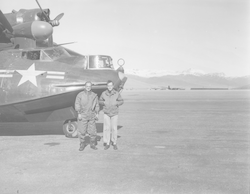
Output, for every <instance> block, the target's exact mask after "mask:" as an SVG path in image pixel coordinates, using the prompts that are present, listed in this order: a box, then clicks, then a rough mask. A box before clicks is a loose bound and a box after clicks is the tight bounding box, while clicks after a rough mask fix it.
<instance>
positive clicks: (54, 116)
mask: <svg viewBox="0 0 250 194" xmlns="http://www.w3.org/2000/svg"><path fill="white" fill-rule="evenodd" d="M84 86H85V83H73V84H60V85H54V86H53V87H59V88H60V87H65V88H66V91H67V92H64V93H61V94H56V95H51V96H47V97H41V98H37V99H33V100H28V101H23V102H18V103H12V104H5V105H1V106H0V121H1V122H49V121H59V120H67V119H74V118H76V112H75V110H74V103H75V98H76V96H77V94H78V93H79V92H81V91H82V90H83V89H84ZM105 89H106V82H98V83H95V82H94V83H93V86H92V90H93V92H95V93H97V94H98V95H100V94H101V92H102V91H104V90H105Z"/></svg>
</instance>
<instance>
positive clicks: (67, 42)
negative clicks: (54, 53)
mask: <svg viewBox="0 0 250 194" xmlns="http://www.w3.org/2000/svg"><path fill="white" fill-rule="evenodd" d="M74 43H76V42H66V43H62V44H56V45H55V46H62V45H66V44H74Z"/></svg>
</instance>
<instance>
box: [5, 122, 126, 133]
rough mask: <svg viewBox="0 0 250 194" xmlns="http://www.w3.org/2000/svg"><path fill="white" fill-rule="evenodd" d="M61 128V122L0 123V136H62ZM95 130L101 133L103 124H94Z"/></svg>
mask: <svg viewBox="0 0 250 194" xmlns="http://www.w3.org/2000/svg"><path fill="white" fill-rule="evenodd" d="M62 126H63V123H62V122H47V123H0V136H32V135H64V133H63V129H62ZM96 128H97V133H102V132H103V123H96ZM120 128H122V126H118V129H120Z"/></svg>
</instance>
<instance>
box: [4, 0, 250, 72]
mask: <svg viewBox="0 0 250 194" xmlns="http://www.w3.org/2000/svg"><path fill="white" fill-rule="evenodd" d="M39 2H40V4H41V6H42V7H43V8H44V9H45V8H49V9H50V11H51V15H50V18H51V19H54V18H55V17H56V16H57V15H58V14H60V13H62V12H63V13H64V14H65V15H64V17H63V18H62V19H61V21H60V23H61V24H60V26H59V27H55V28H54V42H56V43H58V44H60V43H66V42H74V41H75V42H77V43H75V44H71V45H67V46H66V47H67V48H70V49H72V50H74V51H77V52H79V53H81V54H104V55H110V56H111V57H112V58H113V59H114V62H115V63H116V61H117V60H118V59H119V58H123V59H124V60H125V61H126V64H125V66H124V67H125V68H128V69H133V68H134V69H152V70H153V69H154V70H161V69H162V70H171V71H182V70H187V69H189V68H192V69H197V70H202V71H204V72H206V73H212V72H224V73H225V74H226V75H228V76H243V75H247V74H249V75H250V63H249V62H250V60H249V59H250V58H249V42H250V38H249V25H250V17H249V8H250V7H249V1H248V0H39ZM0 8H1V10H2V11H3V13H9V12H11V11H12V9H15V10H19V9H21V8H23V9H24V8H25V9H31V8H37V4H36V2H35V0H20V1H16V0H8V1H6V0H0Z"/></svg>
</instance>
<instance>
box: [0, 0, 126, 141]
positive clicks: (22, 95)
mask: <svg viewBox="0 0 250 194" xmlns="http://www.w3.org/2000/svg"><path fill="white" fill-rule="evenodd" d="M37 3H38V1H37ZM38 5H39V3H38ZM39 7H40V9H31V10H26V9H21V10H19V11H12V13H9V14H3V13H2V11H0V122H48V121H64V124H63V131H64V134H65V135H66V136H67V137H75V136H76V135H77V132H76V129H77V125H76V112H75V110H74V108H73V107H74V101H75V97H76V95H77V94H78V93H79V92H81V91H82V90H83V89H84V87H85V82H86V81H87V80H90V81H91V82H92V83H93V91H94V92H96V93H97V94H98V95H100V94H101V93H102V92H103V91H104V90H105V89H106V81H107V80H112V81H113V82H114V83H115V89H117V90H118V91H120V92H121V91H122V88H123V86H124V84H125V82H126V80H127V77H126V76H125V74H124V69H123V67H122V65H123V64H124V63H123V64H122V65H120V67H119V68H118V69H117V70H115V69H114V67H113V62H112V58H111V57H110V56H106V55H81V54H79V53H76V52H74V51H72V50H69V49H66V48H64V47H62V46H61V45H57V44H55V43H54V42H53V38H52V34H53V27H55V26H58V25H59V20H60V19H61V18H62V16H63V14H59V15H58V16H57V17H56V18H55V19H54V20H50V18H49V15H50V10H49V9H42V8H41V6H40V5H39ZM123 62H124V61H123Z"/></svg>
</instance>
